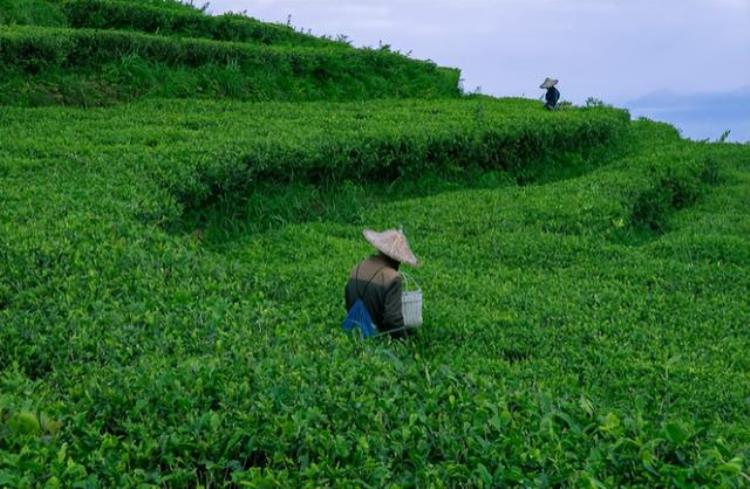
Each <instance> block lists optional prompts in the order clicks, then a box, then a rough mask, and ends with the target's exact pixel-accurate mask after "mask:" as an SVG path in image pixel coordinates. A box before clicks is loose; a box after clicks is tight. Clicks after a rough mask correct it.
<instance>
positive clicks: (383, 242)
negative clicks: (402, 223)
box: [362, 229, 419, 267]
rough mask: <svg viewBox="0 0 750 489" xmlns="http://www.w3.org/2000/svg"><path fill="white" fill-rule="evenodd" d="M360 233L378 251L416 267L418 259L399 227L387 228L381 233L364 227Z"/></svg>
mask: <svg viewBox="0 0 750 489" xmlns="http://www.w3.org/2000/svg"><path fill="white" fill-rule="evenodd" d="M362 234H364V236H365V239H366V240H367V241H368V242H369V243H370V244H371V245H373V246H374V247H375V248H376V249H377V250H378V251H380V252H382V253H384V254H385V255H387V256H389V257H391V258H393V259H394V260H396V261H397V262H399V263H406V264H407V265H411V266H413V267H416V266H417V265H418V264H419V260H417V257H416V256H414V253H412V251H411V248H409V241H407V239H406V236H405V235H404V233H403V231H401V230H400V229H389V230H387V231H383V232H382V233H378V232H376V231H373V230H371V229H365V230H364V231H363V232H362Z"/></svg>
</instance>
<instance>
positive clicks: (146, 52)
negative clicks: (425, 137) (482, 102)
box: [0, 27, 458, 105]
mask: <svg viewBox="0 0 750 489" xmlns="http://www.w3.org/2000/svg"><path fill="white" fill-rule="evenodd" d="M0 70H2V71H3V72H4V76H3V90H2V92H1V93H2V99H1V100H0V102H4V103H6V104H16V105H50V104H60V103H62V104H75V105H98V104H102V103H105V104H106V103H107V102H109V103H112V102H117V101H123V100H130V99H133V98H137V97H141V96H161V97H164V96H171V97H191V96H204V97H217V96H219V97H232V98H241V99H249V100H311V99H312V100H314V99H328V100H351V99H367V98H378V97H420V98H430V97H441V96H443V97H451V96H456V95H457V93H458V89H457V83H458V73H457V72H456V71H453V70H444V69H438V67H436V66H435V65H434V64H432V63H428V62H420V61H414V60H410V59H407V58H405V57H403V56H401V55H398V54H394V53H390V52H385V51H382V50H368V49H364V50H342V49H339V48H329V49H311V48H304V47H299V48H298V47H266V46H253V45H248V44H241V43H220V42H215V41H206V40H195V39H183V40H180V39H170V38H164V37H159V36H150V35H145V34H136V33H127V32H117V31H99V30H85V29H80V30H72V29H58V30H54V29H40V28H29V27H24V28H21V27H17V28H12V29H6V30H3V31H2V32H0ZM30 75H31V76H30Z"/></svg>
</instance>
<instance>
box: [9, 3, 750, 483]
mask: <svg viewBox="0 0 750 489" xmlns="http://www.w3.org/2000/svg"><path fill="white" fill-rule="evenodd" d="M19 5H21V6H25V7H26V8H19ZM0 7H1V8H0V22H4V23H5V24H7V25H6V26H5V27H0V73H1V74H2V75H3V76H2V81H0V84H3V85H2V87H0V98H1V99H2V102H5V103H7V105H0V120H2V122H3V130H2V131H0V486H1V487H50V488H55V487H91V488H97V487H140V488H142V487H185V488H188V487H199V486H200V487H304V486H309V487H327V486H343V487H348V486H372V487H507V486H523V487H597V488H598V487H745V486H747V482H748V481H749V480H750V475H749V472H750V465H749V461H750V429H749V428H748V427H750V412H749V411H748V409H747V408H748V404H747V403H748V399H747V393H748V392H750V361H749V360H748V358H749V357H748V355H747V351H748V349H749V348H750V334H749V333H748V330H747V318H748V317H750V301H749V300H748V297H750V274H749V273H748V268H749V267H750V241H749V240H748V239H747V237H748V236H750V197H749V196H750V191H749V189H750V146H747V145H744V146H743V145H731V144H707V143H695V142H689V141H684V140H681V139H680V137H679V135H678V133H677V131H676V130H674V129H673V128H671V127H670V126H667V125H664V124H657V123H653V122H648V121H637V122H631V121H630V117H629V115H628V113H627V112H625V111H622V110H618V109H613V108H607V107H592V108H575V107H564V108H561V109H560V110H558V111H554V112H549V111H546V110H544V109H543V108H542V106H541V104H539V103H538V102H535V101H530V100H520V99H507V100H497V99H491V98H488V97H458V90H457V77H458V74H457V72H455V71H444V70H441V69H439V68H438V67H436V66H434V65H433V64H431V63H424V62H416V61H413V60H409V59H406V58H404V57H402V56H398V55H395V54H393V53H388V52H381V51H373V50H355V49H351V48H350V47H348V46H345V45H340V44H336V43H331V42H330V41H329V40H320V39H318V40H316V39H313V38H304V39H303V38H302V37H299V36H300V35H299V34H298V33H294V32H293V31H290V30H285V29H284V28H280V27H278V26H267V25H264V24H259V23H257V22H255V21H251V20H248V19H239V18H235V17H227V18H219V19H218V20H217V19H213V18H209V17H206V16H205V15H203V14H202V13H201V12H199V11H197V10H195V9H193V8H191V7H189V6H185V5H181V4H179V3H177V2H172V1H162V0H142V1H140V2H123V1H122V0H114V1H112V2H101V1H98V0H61V1H59V2H55V3H54V4H53V3H49V2H44V1H42V0H31V1H30V2H24V3H20V2H18V0H0ZM45 7H49V9H45ZM117 12H123V13H122V15H120V16H119V17H118V16H117V15H114V16H112V14H113V13H117ZM74 14H75V15H74ZM118 15H119V14H118ZM151 21H154V22H155V23H156V24H150V23H149V22H151ZM237 22H239V24H237ZM217 26H218V27H217ZM222 26H223V27H222ZM101 27H105V28H104V29H101ZM217 29H218V30H217ZM222 29H225V30H222ZM258 32H260V33H261V34H262V35H256V34H257V33H258ZM165 33H167V34H168V35H164V34H165ZM227 33H231V35H230V34H227ZM237 33H240V34H237ZM248 33H249V34H248ZM265 33H273V34H272V35H271V34H269V36H271V37H270V38H268V37H263V36H266V34H265ZM235 35H237V36H239V37H232V36H235ZM277 35H278V36H277ZM243 36H244V37H243ZM273 36H277V37H273ZM227 39H231V40H232V41H228V40H227ZM302 44H304V45H302ZM175 97H181V98H180V99H176V98H175ZM403 97H414V99H411V100H403V99H400V98H403ZM212 98H222V99H223V100H210V99H212ZM371 98H379V100H371ZM227 99H229V100H227ZM237 99H249V100H252V102H250V101H244V102H243V101H238V100H237ZM265 99H273V100H271V101H266V102H257V100H265ZM311 99H316V100H317V101H310V100H311ZM284 100H286V102H284ZM124 101H127V102H129V103H126V104H119V105H116V106H114V107H98V108H82V107H55V106H54V105H60V104H63V105H81V106H87V105H95V104H100V105H106V104H111V103H113V102H124ZM19 105H20V106H19ZM28 105H53V106H51V107H40V108H29V107H24V106H28ZM398 225H403V226H404V228H405V229H406V232H407V233H408V235H409V237H410V240H411V242H412V244H413V247H414V249H415V251H416V253H417V254H418V255H419V256H420V258H421V261H422V262H423V263H424V266H423V267H422V268H420V269H417V270H413V271H410V272H411V273H413V275H414V277H413V278H414V279H416V281H417V282H419V283H420V284H421V286H422V288H423V290H424V292H425V310H424V316H425V324H424V325H423V326H422V327H421V328H420V330H419V331H418V333H417V335H416V336H415V337H414V338H413V339H411V340H410V341H407V342H392V341H390V340H388V339H387V338H381V339H376V340H372V341H360V340H358V339H357V338H356V337H348V336H346V335H345V334H344V333H343V332H342V331H341V320H342V319H343V316H344V312H345V311H344V308H343V297H342V292H343V286H344V281H345V279H346V276H347V274H348V273H349V271H350V269H351V267H352V265H353V264H355V263H356V262H357V261H358V260H359V259H361V258H362V257H364V256H366V255H367V254H368V253H370V252H371V249H369V247H368V245H367V244H366V243H365V242H364V241H363V240H362V238H361V231H362V229H363V228H365V227H373V228H378V229H383V228H386V227H393V226H398Z"/></svg>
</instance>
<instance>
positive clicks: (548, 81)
mask: <svg viewBox="0 0 750 489" xmlns="http://www.w3.org/2000/svg"><path fill="white" fill-rule="evenodd" d="M559 81H560V80H554V79H552V78H547V79H546V80H544V83H542V84H541V85H539V88H550V87H554V86H555V85H557V83H558V82H559Z"/></svg>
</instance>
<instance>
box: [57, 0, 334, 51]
mask: <svg viewBox="0 0 750 489" xmlns="http://www.w3.org/2000/svg"><path fill="white" fill-rule="evenodd" d="M61 5H62V10H63V11H64V12H65V15H66V16H67V18H68V22H69V24H70V25H71V26H72V27H76V28H94V29H120V30H135V31H141V32H145V33H149V34H160V35H164V36H170V35H175V36H182V37H202V38H207V39H214V40H217V41H234V42H251V43H260V44H284V45H294V46H308V47H336V46H338V47H348V45H346V44H343V43H337V42H334V41H331V40H327V39H323V38H317V37H313V36H309V35H305V34H301V33H298V32H296V31H295V30H294V29H292V28H290V27H287V26H282V25H277V24H269V23H264V22H260V21H257V20H255V19H252V18H249V17H245V16H242V15H236V14H225V15H220V16H210V15H206V14H204V13H202V12H201V11H199V10H188V9H181V10H177V9H174V8H165V7H163V6H160V5H158V4H156V5H154V4H143V3H139V2H133V1H125V0H64V1H63V2H62V4H61Z"/></svg>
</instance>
